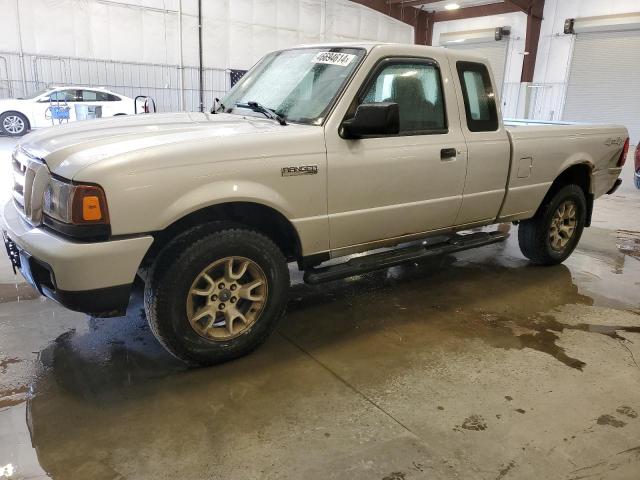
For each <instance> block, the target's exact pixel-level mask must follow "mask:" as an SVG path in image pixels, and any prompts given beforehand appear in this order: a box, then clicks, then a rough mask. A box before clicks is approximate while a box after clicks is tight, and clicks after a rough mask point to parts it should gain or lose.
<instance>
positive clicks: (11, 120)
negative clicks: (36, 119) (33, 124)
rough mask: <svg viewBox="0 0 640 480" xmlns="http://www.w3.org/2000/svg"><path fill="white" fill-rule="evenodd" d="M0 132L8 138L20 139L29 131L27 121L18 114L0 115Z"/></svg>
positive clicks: (7, 113)
mask: <svg viewBox="0 0 640 480" xmlns="http://www.w3.org/2000/svg"><path fill="white" fill-rule="evenodd" d="M0 131H1V132H2V133H3V134H5V135H8V136H10V137H21V136H22V135H25V134H26V133H27V132H28V131H29V120H28V119H27V117H25V116H24V115H23V114H21V113H18V112H6V113H3V114H2V115H0Z"/></svg>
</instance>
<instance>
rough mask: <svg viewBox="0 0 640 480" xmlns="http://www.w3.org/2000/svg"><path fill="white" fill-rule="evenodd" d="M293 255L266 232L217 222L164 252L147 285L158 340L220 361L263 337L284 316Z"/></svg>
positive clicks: (195, 360)
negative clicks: (285, 252)
mask: <svg viewBox="0 0 640 480" xmlns="http://www.w3.org/2000/svg"><path fill="white" fill-rule="evenodd" d="M288 288H289V270H288V267H287V262H286V259H285V257H284V255H283V254H282V252H281V251H280V250H279V249H278V247H277V246H276V245H275V244H274V243H273V242H272V241H271V240H270V239H269V238H267V237H266V236H264V235H262V234H261V233H259V232H256V231H253V230H250V229H245V228H244V227H238V226H231V225H225V224H213V225H208V226H205V227H200V228H198V229H195V230H193V231H191V232H188V233H186V234H184V235H182V236H180V237H179V238H178V239H176V240H175V241H174V242H173V243H172V244H171V245H170V246H169V247H168V248H167V249H165V250H164V251H163V253H161V254H160V256H159V257H158V259H157V260H156V263H155V265H154V267H153V268H152V269H151V272H150V275H149V278H148V280H147V283H146V288H145V310H146V314H147V320H148V322H149V325H150V326H151V329H152V331H153V333H154V334H155V335H156V337H157V338H158V340H159V341H160V343H162V345H163V346H164V347H165V348H166V349H167V350H168V351H169V352H170V353H172V354H173V355H174V356H176V357H178V358H179V359H181V360H183V361H185V362H187V363H190V364H197V365H211V364H215V363H221V362H224V361H227V360H231V359H233V358H236V357H239V356H241V355H245V354H247V353H249V352H250V351H252V350H253V349H255V348H256V347H257V346H258V345H260V344H261V343H262V342H263V341H264V340H266V338H267V337H268V336H269V334H270V333H271V332H272V331H273V329H274V328H275V326H276V324H277V322H278V320H279V319H280V318H281V317H282V315H283V313H284V309H285V306H286V301H287V291H288Z"/></svg>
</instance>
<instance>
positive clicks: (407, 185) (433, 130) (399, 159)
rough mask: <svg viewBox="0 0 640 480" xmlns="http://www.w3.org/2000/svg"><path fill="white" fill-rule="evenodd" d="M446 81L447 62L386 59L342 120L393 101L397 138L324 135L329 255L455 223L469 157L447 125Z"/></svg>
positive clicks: (450, 94)
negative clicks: (366, 106) (359, 109)
mask: <svg viewBox="0 0 640 480" xmlns="http://www.w3.org/2000/svg"><path fill="white" fill-rule="evenodd" d="M449 77H450V73H449V67H448V64H447V63H445V62H442V64H438V62H436V61H435V60H432V59H426V58H425V59H416V58H385V59H383V60H381V61H379V62H378V64H377V65H376V66H375V67H374V68H373V70H372V73H371V74H370V75H369V77H368V79H367V80H365V82H364V84H363V88H361V89H360V92H359V93H358V94H357V96H356V98H355V99H354V100H353V103H352V104H351V106H350V107H349V110H348V112H347V115H346V117H345V119H347V118H350V116H353V114H354V113H355V111H356V109H357V106H358V105H360V104H362V103H375V102H395V103H397V104H398V109H399V114H400V132H399V133H398V134H397V135H385V136H367V137H365V138H361V139H357V140H351V139H345V138H342V137H341V136H340V133H339V131H335V132H327V139H326V142H327V155H328V213H329V223H330V244H331V249H332V250H340V249H349V250H353V251H355V250H360V251H363V250H367V249H369V248H368V247H371V248H375V247H376V246H378V245H379V244H381V243H389V240H391V239H400V238H402V237H404V238H406V239H407V240H408V239H409V238H410V237H411V235H412V234H419V233H422V232H427V231H432V230H438V229H443V228H447V227H450V226H452V225H453V224H454V222H455V218H456V215H457V213H458V210H459V209H460V205H461V202H462V191H463V188H464V179H465V173H466V168H467V155H466V144H465V140H464V137H463V135H462V132H461V131H460V128H459V126H457V125H455V124H454V125H453V126H450V124H449V121H448V119H447V114H446V112H447V111H449V112H456V111H457V110H456V103H455V102H456V97H455V92H454V90H453V87H452V82H451V81H450V78H449ZM392 243H393V241H392ZM395 243H398V242H395ZM353 246H358V248H355V249H353V248H349V247H353ZM342 253H349V252H342Z"/></svg>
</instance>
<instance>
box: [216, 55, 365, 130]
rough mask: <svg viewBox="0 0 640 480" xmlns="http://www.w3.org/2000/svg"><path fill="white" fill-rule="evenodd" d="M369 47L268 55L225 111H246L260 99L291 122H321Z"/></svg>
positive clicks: (229, 97) (233, 92)
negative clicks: (248, 106) (244, 106)
mask: <svg viewBox="0 0 640 480" xmlns="http://www.w3.org/2000/svg"><path fill="white" fill-rule="evenodd" d="M365 53H366V51H365V50H364V49H360V48H297V49H292V50H283V51H280V52H274V53H271V54H269V55H267V56H266V57H264V58H263V59H262V60H260V62H258V64H256V66H255V67H253V68H252V69H251V70H250V71H249V72H248V73H247V74H246V75H245V76H244V77H242V79H241V80H240V81H239V82H238V83H237V84H236V85H235V86H234V87H233V89H231V91H230V92H229V93H228V94H227V96H226V97H224V99H223V100H222V104H223V105H224V107H225V111H226V112H229V113H243V114H244V113H246V112H247V109H246V108H243V107H242V106H238V104H240V105H247V104H248V103H249V102H257V103H259V104H261V105H264V106H265V107H266V108H268V109H269V110H272V111H274V112H275V113H277V114H278V115H280V116H281V117H284V118H285V119H286V120H287V121H288V122H297V123H308V124H314V125H319V124H321V123H322V122H323V120H324V117H325V116H326V114H327V112H328V111H329V109H330V108H331V105H332V103H333V101H334V100H335V98H336V96H337V95H338V93H339V92H340V91H341V90H342V88H343V86H344V85H345V83H346V81H347V79H348V78H349V77H350V75H351V74H352V73H353V71H354V70H355V69H356V67H357V66H358V64H359V63H360V61H361V60H362V58H363V57H364V55H365Z"/></svg>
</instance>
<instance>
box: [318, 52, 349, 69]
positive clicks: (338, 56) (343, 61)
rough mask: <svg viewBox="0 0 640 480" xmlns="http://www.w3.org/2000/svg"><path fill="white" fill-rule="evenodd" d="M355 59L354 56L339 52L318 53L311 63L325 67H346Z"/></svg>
mask: <svg viewBox="0 0 640 480" xmlns="http://www.w3.org/2000/svg"><path fill="white" fill-rule="evenodd" d="M354 58H356V56H355V55H350V54H348V53H340V52H318V53H317V54H316V56H315V57H313V60H311V63H326V64H327V65H339V66H341V67H346V66H347V65H349V64H350V63H351V61H352V60H353V59H354Z"/></svg>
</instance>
